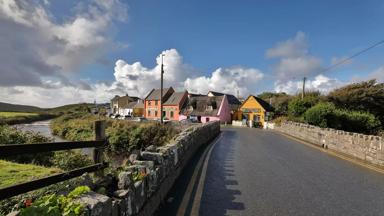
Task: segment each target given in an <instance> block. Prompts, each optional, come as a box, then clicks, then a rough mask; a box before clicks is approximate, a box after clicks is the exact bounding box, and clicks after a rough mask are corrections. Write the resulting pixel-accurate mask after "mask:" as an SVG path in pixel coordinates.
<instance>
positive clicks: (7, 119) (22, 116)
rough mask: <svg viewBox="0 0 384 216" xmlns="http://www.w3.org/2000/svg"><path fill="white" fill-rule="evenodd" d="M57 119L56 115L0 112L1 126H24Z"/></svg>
mask: <svg viewBox="0 0 384 216" xmlns="http://www.w3.org/2000/svg"><path fill="white" fill-rule="evenodd" d="M54 117H57V114H51V113H39V112H0V125H1V124H9V125H13V124H26V123H31V122H34V121H42V120H47V119H51V118H54Z"/></svg>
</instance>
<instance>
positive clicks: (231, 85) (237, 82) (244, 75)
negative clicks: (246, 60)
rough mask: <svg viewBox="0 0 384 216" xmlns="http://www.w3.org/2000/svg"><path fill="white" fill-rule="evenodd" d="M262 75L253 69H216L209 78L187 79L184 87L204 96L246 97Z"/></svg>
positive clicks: (253, 89)
mask: <svg viewBox="0 0 384 216" xmlns="http://www.w3.org/2000/svg"><path fill="white" fill-rule="evenodd" d="M263 77H264V74H263V73H262V72H261V71H260V70H258V69H255V68H243V67H232V68H218V69H217V70H215V71H214V72H213V73H212V75H211V76H210V77H207V76H200V77H196V78H188V79H187V80H185V82H184V87H185V88H186V89H188V90H189V91H191V92H196V93H202V94H206V93H207V92H208V91H210V90H213V91H219V92H223V93H229V94H234V95H237V91H238V92H239V94H240V95H244V96H245V95H248V94H250V93H253V92H254V91H255V87H256V83H257V82H259V81H260V80H262V79H263Z"/></svg>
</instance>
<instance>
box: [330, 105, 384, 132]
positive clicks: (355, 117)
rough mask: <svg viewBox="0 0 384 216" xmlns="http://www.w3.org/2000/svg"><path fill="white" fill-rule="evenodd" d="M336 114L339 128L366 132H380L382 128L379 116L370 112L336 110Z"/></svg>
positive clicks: (336, 125) (336, 124)
mask: <svg viewBox="0 0 384 216" xmlns="http://www.w3.org/2000/svg"><path fill="white" fill-rule="evenodd" d="M335 116H336V119H337V123H335V124H334V126H335V127H334V128H337V129H341V130H345V131H350V132H357V133H364V134H378V132H379V131H380V129H381V123H380V121H379V120H378V118H376V117H375V116H374V115H373V114H371V113H368V112H361V111H347V110H336V112H335Z"/></svg>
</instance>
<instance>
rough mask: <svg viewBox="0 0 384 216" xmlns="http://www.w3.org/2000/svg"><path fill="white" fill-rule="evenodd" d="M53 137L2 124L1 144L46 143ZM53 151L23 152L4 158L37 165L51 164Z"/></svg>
mask: <svg viewBox="0 0 384 216" xmlns="http://www.w3.org/2000/svg"><path fill="white" fill-rule="evenodd" d="M51 141H52V139H51V138H48V137H45V136H43V135H41V134H40V133H35V132H29V131H28V132H23V131H20V130H17V129H16V128H13V127H10V126H7V125H2V126H0V144H25V143H44V142H51ZM52 156H53V153H52V152H46V153H37V154H23V155H18V156H12V157H5V158H2V159H5V160H8V161H14V162H18V163H33V164H36V165H43V166H50V165H51V162H50V159H51V157H52Z"/></svg>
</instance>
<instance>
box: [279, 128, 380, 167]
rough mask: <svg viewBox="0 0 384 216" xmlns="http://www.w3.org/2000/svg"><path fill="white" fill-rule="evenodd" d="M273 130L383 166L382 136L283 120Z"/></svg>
mask: <svg viewBox="0 0 384 216" xmlns="http://www.w3.org/2000/svg"><path fill="white" fill-rule="evenodd" d="M275 130H277V131H280V132H283V133H285V134H288V135H290V136H293V137H296V138H299V139H302V140H305V141H308V142H310V143H312V144H315V145H317V146H320V147H323V148H326V149H330V150H332V151H334V152H337V153H341V154H343V155H346V156H349V157H351V158H355V159H358V160H361V161H364V162H366V163H370V164H373V165H376V166H384V149H383V146H382V145H383V144H384V142H383V138H382V137H379V136H371V135H364V134H358V133H352V132H346V131H341V130H335V129H331V128H320V127H316V126H312V125H308V124H302V123H296V122H289V121H288V122H284V123H282V124H281V125H280V126H275Z"/></svg>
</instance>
